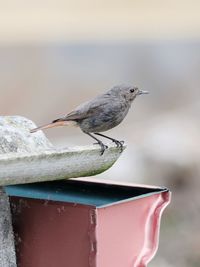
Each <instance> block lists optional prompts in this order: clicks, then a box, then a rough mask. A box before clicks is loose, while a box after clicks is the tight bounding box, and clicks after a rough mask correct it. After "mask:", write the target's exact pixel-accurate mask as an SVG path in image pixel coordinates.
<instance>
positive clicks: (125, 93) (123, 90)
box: [111, 85, 149, 103]
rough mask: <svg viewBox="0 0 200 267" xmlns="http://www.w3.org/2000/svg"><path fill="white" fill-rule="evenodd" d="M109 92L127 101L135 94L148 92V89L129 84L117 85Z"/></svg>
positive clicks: (130, 100) (132, 98)
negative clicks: (143, 89) (144, 89)
mask: <svg viewBox="0 0 200 267" xmlns="http://www.w3.org/2000/svg"><path fill="white" fill-rule="evenodd" d="M111 93H112V94H115V95H117V96H119V97H121V98H125V100H126V101H127V102H130V103H131V102H132V101H133V100H134V99H135V98H136V96H138V95H143V94H148V93H149V92H148V91H142V90H140V89H139V88H138V87H135V86H131V85H118V86H115V87H113V88H112V89H111Z"/></svg>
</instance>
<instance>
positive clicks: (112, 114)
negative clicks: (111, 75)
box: [30, 85, 148, 155]
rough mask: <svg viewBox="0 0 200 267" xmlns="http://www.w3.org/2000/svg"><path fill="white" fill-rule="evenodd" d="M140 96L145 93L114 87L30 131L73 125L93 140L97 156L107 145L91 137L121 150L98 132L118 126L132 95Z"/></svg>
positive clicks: (120, 86)
mask: <svg viewBox="0 0 200 267" xmlns="http://www.w3.org/2000/svg"><path fill="white" fill-rule="evenodd" d="M142 94H148V92H147V91H142V90H139V89H138V88H137V87H134V86H129V85H118V86H114V87H113V88H111V89H110V90H109V91H107V92H106V93H104V94H101V95H99V96H97V97H95V98H94V99H92V100H90V101H88V102H85V103H83V104H81V105H79V106H78V107H77V108H75V109H74V110H73V111H72V112H70V113H68V114H67V115H65V116H64V117H62V118H59V119H56V120H54V121H52V122H51V123H50V124H46V125H43V126H40V127H38V128H35V129H32V130H31V131H30V132H31V133H34V132H36V131H38V130H43V129H47V128H52V127H56V126H65V125H70V124H75V125H78V126H79V127H80V128H81V130H82V131H83V132H84V133H85V134H87V135H89V136H90V137H92V138H93V139H95V140H96V141H97V144H99V145H100V147H101V155H103V153H104V151H105V149H106V148H107V146H106V145H105V144H104V143H103V142H102V141H101V140H99V139H97V137H96V136H94V135H98V136H101V137H104V138H107V139H110V140H112V141H113V142H114V143H115V144H116V145H117V147H120V148H121V150H122V146H123V143H124V142H123V141H118V140H116V139H114V138H111V137H108V136H107V135H103V134H100V132H105V131H107V130H110V129H112V128H114V127H115V126H117V125H118V124H120V123H121V122H122V121H123V119H124V118H125V117H126V115H127V113H128V111H129V108H130V107H131V104H132V102H133V100H134V99H135V98H136V96H138V95H142ZM93 134H94V135H93Z"/></svg>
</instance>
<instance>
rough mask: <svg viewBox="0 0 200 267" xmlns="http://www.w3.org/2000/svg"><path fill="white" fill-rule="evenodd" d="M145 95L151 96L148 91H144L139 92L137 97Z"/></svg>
mask: <svg viewBox="0 0 200 267" xmlns="http://www.w3.org/2000/svg"><path fill="white" fill-rule="evenodd" d="M145 94H149V92H148V91H142V90H139V91H138V93H137V95H145Z"/></svg>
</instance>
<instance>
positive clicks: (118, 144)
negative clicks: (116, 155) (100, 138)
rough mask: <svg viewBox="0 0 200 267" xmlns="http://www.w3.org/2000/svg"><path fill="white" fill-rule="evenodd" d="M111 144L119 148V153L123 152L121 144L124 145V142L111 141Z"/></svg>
mask: <svg viewBox="0 0 200 267" xmlns="http://www.w3.org/2000/svg"><path fill="white" fill-rule="evenodd" d="M113 142H114V143H115V144H116V146H117V147H119V148H120V152H122V151H123V144H124V141H118V140H116V139H113Z"/></svg>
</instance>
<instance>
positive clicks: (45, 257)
mask: <svg viewBox="0 0 200 267" xmlns="http://www.w3.org/2000/svg"><path fill="white" fill-rule="evenodd" d="M6 192H7V194H8V195H9V196H10V202H11V211H12V218H13V229H14V234H15V242H16V252H17V262H18V266H19V267H46V266H48V267H112V266H115V267H145V266H147V263H148V262H149V261H150V260H151V259H152V257H153V256H154V254H155V252H156V250H157V247H158V238H159V228H160V218H161V214H162V211H163V210H164V208H165V207H166V205H167V204H168V203H169V201H170V193H169V191H168V190H167V189H166V188H159V187H149V186H144V185H134V184H115V183H110V182H106V181H103V182H101V181H96V179H90V180H87V179H82V180H80V179H79V180H75V179H74V180H73V179H72V180H67V181H54V182H44V183H35V184H24V185H14V186H7V187H6Z"/></svg>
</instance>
